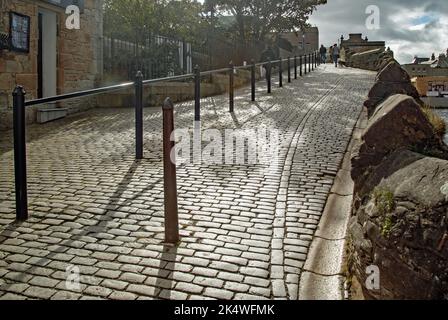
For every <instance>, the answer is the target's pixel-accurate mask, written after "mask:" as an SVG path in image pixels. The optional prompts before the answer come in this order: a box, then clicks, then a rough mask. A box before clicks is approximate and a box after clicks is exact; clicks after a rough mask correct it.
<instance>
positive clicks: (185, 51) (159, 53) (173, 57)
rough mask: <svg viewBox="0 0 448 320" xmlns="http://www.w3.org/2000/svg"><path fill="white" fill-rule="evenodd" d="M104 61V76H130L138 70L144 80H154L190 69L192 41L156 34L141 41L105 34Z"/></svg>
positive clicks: (186, 71) (184, 72) (128, 78)
mask: <svg viewBox="0 0 448 320" xmlns="http://www.w3.org/2000/svg"><path fill="white" fill-rule="evenodd" d="M103 61H104V74H105V75H106V77H113V78H118V79H122V80H123V79H125V80H131V79H133V78H134V76H135V74H136V72H137V71H141V72H142V74H143V76H144V78H145V79H154V78H161V77H168V76H174V75H179V74H186V73H191V72H192V70H193V60H192V47H191V44H190V43H188V42H185V41H181V40H176V39H171V38H168V37H164V36H159V35H156V36H152V37H151V38H148V39H147V40H146V41H145V43H144V44H137V43H135V42H130V41H126V40H121V39H115V38H110V37H104V39H103Z"/></svg>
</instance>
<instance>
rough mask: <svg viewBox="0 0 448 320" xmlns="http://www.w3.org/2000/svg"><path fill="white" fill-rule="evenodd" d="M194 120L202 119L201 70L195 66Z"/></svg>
mask: <svg viewBox="0 0 448 320" xmlns="http://www.w3.org/2000/svg"><path fill="white" fill-rule="evenodd" d="M194 121H201V70H200V69H199V66H198V65H196V66H195V67H194Z"/></svg>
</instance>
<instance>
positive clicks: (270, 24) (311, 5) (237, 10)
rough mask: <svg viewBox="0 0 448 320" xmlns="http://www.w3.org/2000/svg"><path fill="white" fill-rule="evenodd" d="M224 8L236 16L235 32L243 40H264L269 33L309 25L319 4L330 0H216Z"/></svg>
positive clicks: (217, 4) (223, 9)
mask: <svg viewBox="0 0 448 320" xmlns="http://www.w3.org/2000/svg"><path fill="white" fill-rule="evenodd" d="M211 2H213V3H214V4H215V5H216V6H217V7H218V8H219V9H221V11H225V12H230V14H231V15H233V16H234V17H235V20H236V21H235V24H234V32H235V34H236V36H237V37H238V38H239V39H240V40H241V41H243V42H245V41H248V40H255V41H264V40H266V36H267V35H268V34H269V33H279V32H283V31H293V30H298V29H303V28H304V27H305V26H307V20H308V18H309V16H310V15H311V13H312V12H313V11H314V10H315V8H316V6H317V5H320V4H324V3H326V2H327V1H326V0H243V1H242V0H214V1H211Z"/></svg>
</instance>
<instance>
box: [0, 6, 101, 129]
mask: <svg viewBox="0 0 448 320" xmlns="http://www.w3.org/2000/svg"><path fill="white" fill-rule="evenodd" d="M2 1H5V2H4V3H2V7H0V9H1V10H2V12H0V16H1V20H0V32H4V33H7V32H8V30H9V11H15V12H18V13H22V14H25V15H28V16H30V18H31V21H30V23H31V25H30V31H31V34H30V52H29V53H17V52H11V51H7V50H3V51H0V119H1V120H0V130H5V129H9V128H11V126H12V96H11V93H12V91H13V89H14V87H15V86H16V85H22V86H24V88H25V90H26V93H27V94H26V99H27V100H30V99H35V98H37V90H38V88H37V86H38V66H37V50H38V27H37V26H38V9H39V7H42V8H46V9H49V10H52V11H54V12H56V13H57V14H58V24H59V25H58V31H59V32H58V38H57V57H58V61H57V93H58V94H62V93H68V92H73V91H78V90H83V89H90V88H94V87H95V86H96V84H97V82H98V80H99V78H100V76H101V71H102V51H101V45H102V10H101V7H102V3H103V1H102V0H85V8H84V12H83V13H81V28H80V30H68V29H67V28H66V27H65V21H66V18H67V15H66V14H65V10H63V9H62V8H58V7H56V6H52V5H48V4H46V3H43V2H40V1H30V0H21V1H12V0H2ZM44 81H45V79H44ZM60 106H63V107H68V108H69V112H76V111H79V110H84V109H87V108H89V107H91V106H92V100H88V99H83V100H79V101H71V102H68V103H63V104H60ZM36 109H37V107H33V108H28V109H27V122H28V123H31V122H34V121H35V120H36Z"/></svg>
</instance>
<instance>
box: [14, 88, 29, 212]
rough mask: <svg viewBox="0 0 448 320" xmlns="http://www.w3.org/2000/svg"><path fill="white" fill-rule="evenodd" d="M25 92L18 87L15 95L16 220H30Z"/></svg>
mask: <svg viewBox="0 0 448 320" xmlns="http://www.w3.org/2000/svg"><path fill="white" fill-rule="evenodd" d="M25 94H26V93H25V90H23V87H22V86H17V87H16V88H15V89H14V91H13V93H12V97H13V127H14V128H13V130H14V173H15V187H16V188H15V189H16V220H17V221H25V220H27V219H28V191H27V182H26V180H27V179H26V178H27V177H26V138H25V137H26V136H25V124H26V122H25Z"/></svg>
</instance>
